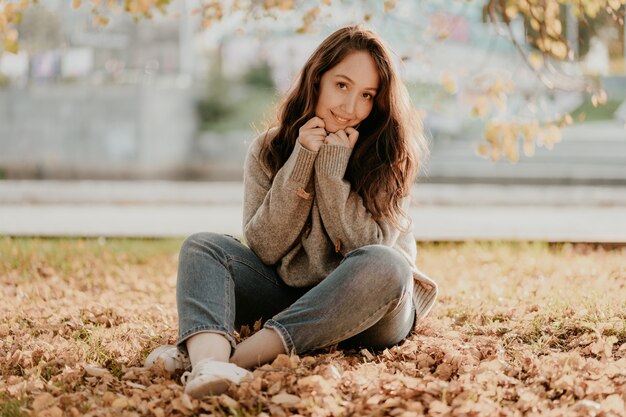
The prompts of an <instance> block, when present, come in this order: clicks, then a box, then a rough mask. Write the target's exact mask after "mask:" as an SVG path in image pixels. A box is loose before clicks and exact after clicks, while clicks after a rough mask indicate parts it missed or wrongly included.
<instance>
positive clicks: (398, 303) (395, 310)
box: [264, 245, 415, 354]
mask: <svg viewBox="0 0 626 417" xmlns="http://www.w3.org/2000/svg"><path fill="white" fill-rule="evenodd" d="M412 292H413V274H412V271H411V267H410V265H409V263H408V262H407V261H406V259H404V257H402V255H400V254H399V253H398V252H397V251H395V250H394V249H391V248H389V247H387V246H383V245H370V246H365V247H362V248H359V249H356V250H354V251H352V252H350V253H349V254H348V255H346V257H345V258H344V259H343V261H342V262H341V264H340V265H339V266H338V267H337V268H336V269H335V270H334V271H333V272H332V273H331V274H330V275H328V276H327V277H326V278H325V279H324V280H323V281H322V282H321V283H319V284H317V285H316V286H315V287H313V288H312V289H310V290H309V291H308V292H307V293H306V294H304V295H303V296H302V297H301V298H299V299H298V300H297V301H296V302H295V303H293V304H292V305H291V306H290V307H289V308H288V309H287V310H285V311H282V312H280V313H279V314H277V315H276V316H274V317H273V318H272V319H270V320H268V321H267V322H266V323H265V325H264V327H266V328H273V329H275V330H276V331H278V333H279V334H280V335H281V336H282V338H283V340H284V343H285V344H286V346H287V347H288V350H289V351H291V350H292V349H293V350H295V352H296V353H298V354H300V353H304V352H308V351H311V350H315V349H319V348H323V347H326V346H329V345H333V344H335V343H339V342H341V341H344V340H347V339H350V338H352V337H354V336H357V335H358V336H357V337H356V338H354V339H352V340H348V342H353V343H357V344H358V343H363V344H365V345H366V346H371V347H374V348H382V347H386V346H391V345H393V344H395V343H398V342H399V341H401V340H402V339H403V338H404V337H406V336H407V335H408V333H409V332H410V331H411V329H412V326H413V322H414V316H415V310H414V306H413V300H412V297H411V294H412Z"/></svg>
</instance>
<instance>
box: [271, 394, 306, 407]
mask: <svg viewBox="0 0 626 417" xmlns="http://www.w3.org/2000/svg"><path fill="white" fill-rule="evenodd" d="M272 402H273V403H274V404H281V405H286V406H295V405H296V404H298V403H299V402H300V397H298V396H297V395H292V394H287V393H286V392H282V393H280V394H276V395H274V396H273V397H272Z"/></svg>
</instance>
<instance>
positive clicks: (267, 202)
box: [243, 135, 317, 265]
mask: <svg viewBox="0 0 626 417" xmlns="http://www.w3.org/2000/svg"><path fill="white" fill-rule="evenodd" d="M264 137H265V135H261V137H260V138H257V139H256V140H255V141H254V142H253V143H252V145H250V149H249V150H248V154H247V155H246V162H245V165H244V197H243V230H244V235H245V238H246V241H247V242H248V245H249V246H250V249H252V250H253V251H254V253H256V255H257V256H258V257H259V258H260V259H261V260H262V261H263V262H264V263H265V264H267V265H273V264H275V263H277V262H278V261H279V260H280V259H281V258H282V257H283V256H284V255H285V254H286V253H287V252H288V251H289V249H290V248H291V247H292V246H293V244H294V242H295V241H296V239H297V238H298V236H300V233H301V231H302V229H303V227H304V224H305V222H306V220H307V218H308V216H309V213H310V211H311V207H312V205H313V193H314V190H312V189H311V190H309V191H307V190H306V187H307V184H308V183H309V181H310V179H311V175H312V172H313V166H314V162H315V158H316V156H317V152H311V151H309V150H307V149H306V148H304V147H302V146H301V145H300V143H299V142H296V145H295V147H294V149H293V151H292V153H291V155H290V157H289V159H288V160H287V161H286V162H285V164H284V165H283V167H282V168H281V169H280V170H279V171H278V172H277V173H276V175H275V176H274V180H273V181H271V180H270V175H269V172H267V171H266V170H264V169H263V166H262V163H261V161H260V160H259V152H260V149H261V141H262V140H263V138H264ZM311 188H312V187H311Z"/></svg>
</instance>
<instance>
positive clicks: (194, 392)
mask: <svg viewBox="0 0 626 417" xmlns="http://www.w3.org/2000/svg"><path fill="white" fill-rule="evenodd" d="M229 385H230V384H229V383H228V381H227V380H225V379H215V380H213V381H207V382H205V383H198V384H191V383H188V384H187V385H186V386H185V394H188V395H189V396H191V397H193V398H202V397H205V396H207V395H220V394H223V393H224V392H226V391H227V390H228V386H229Z"/></svg>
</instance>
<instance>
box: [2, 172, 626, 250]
mask: <svg viewBox="0 0 626 417" xmlns="http://www.w3.org/2000/svg"><path fill="white" fill-rule="evenodd" d="M242 192H243V190H242V186H241V184H239V183H177V182H89V181H83V182H48V181H46V182H38V181H4V182H0V235H1V234H6V235H15V236H138V237H139V236H142V237H165V236H187V235H189V234H191V233H194V232H197V231H214V232H219V233H229V234H235V235H241V217H242V215H241V212H242V208H241V200H242ZM415 196H416V200H417V202H416V204H415V205H414V206H413V207H412V208H411V215H412V217H413V219H414V225H413V226H414V227H413V230H414V233H415V236H416V238H417V239H418V240H424V241H426V240H470V239H481V240H497V239H507V240H546V241H583V242H584V241H587V242H625V243H626V187H554V186H553V187H530V186H525V187H522V186H518V187H510V186H509V187H505V186H481V185H471V186H469V185H467V186H466V185H461V186H459V185H432V184H423V185H419V186H418V187H417V188H416V192H415Z"/></svg>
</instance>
